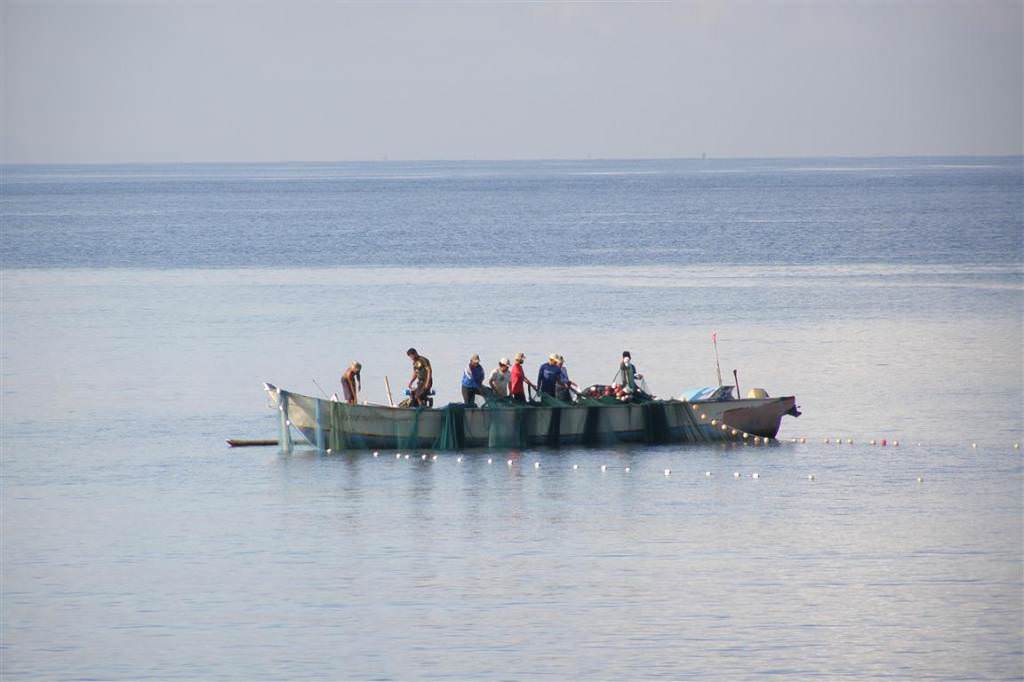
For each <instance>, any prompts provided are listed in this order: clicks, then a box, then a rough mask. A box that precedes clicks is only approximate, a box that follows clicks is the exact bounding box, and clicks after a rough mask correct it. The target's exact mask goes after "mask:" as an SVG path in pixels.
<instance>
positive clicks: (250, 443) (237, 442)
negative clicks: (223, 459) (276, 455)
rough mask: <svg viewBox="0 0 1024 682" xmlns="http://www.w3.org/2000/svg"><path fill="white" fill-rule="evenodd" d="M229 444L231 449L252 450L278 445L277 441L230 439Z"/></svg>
mask: <svg viewBox="0 0 1024 682" xmlns="http://www.w3.org/2000/svg"><path fill="white" fill-rule="evenodd" d="M227 444H228V447H229V448H250V447H261V446H266V445H277V441H276V440H246V439H244V438H228V440H227Z"/></svg>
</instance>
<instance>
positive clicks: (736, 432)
mask: <svg viewBox="0 0 1024 682" xmlns="http://www.w3.org/2000/svg"><path fill="white" fill-rule="evenodd" d="M739 433H740V432H739V431H737V430H736V429H733V430H732V435H734V436H738V435H739Z"/></svg>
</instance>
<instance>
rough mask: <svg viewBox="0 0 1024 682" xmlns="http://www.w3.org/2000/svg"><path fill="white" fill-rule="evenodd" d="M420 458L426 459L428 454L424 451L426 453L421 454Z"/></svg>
mask: <svg viewBox="0 0 1024 682" xmlns="http://www.w3.org/2000/svg"><path fill="white" fill-rule="evenodd" d="M420 459H422V460H424V461H426V459H427V455H426V453H424V454H422V455H420Z"/></svg>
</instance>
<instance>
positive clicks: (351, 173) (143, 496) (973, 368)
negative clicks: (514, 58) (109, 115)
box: [0, 158, 1024, 680]
mask: <svg viewBox="0 0 1024 682" xmlns="http://www.w3.org/2000/svg"><path fill="white" fill-rule="evenodd" d="M1021 190H1022V162H1021V159H1020V158H1012V159H999V158H997V159H976V158H970V159H967V158H956V159H871V160H848V159H818V160H797V161H792V160H787V161H779V160H775V161H759V160H750V161H707V162H698V161H593V162H582V161H581V162H531V163H506V162H501V163H408V164H405V163H377V164H374V163H365V164H330V165H319V164H317V165H223V166H220V165H218V166H210V165H185V166H152V167H149V166H126V167H112V166H89V167H16V168H12V167H7V168H4V169H3V187H2V196H0V218H2V221H0V237H2V238H0V258H2V263H3V269H2V272H0V316H2V325H0V342H2V343H0V376H2V395H0V397H2V404H0V486H2V491H0V492H2V497H0V512H2V514H0V524H2V534H0V543H2V546H0V558H2V572H0V580H2V585H0V587H2V600H0V677H2V678H3V679H5V680H7V679H10V680H22V679H24V680H29V679H32V680H34V679H139V678H157V679H202V680H207V679H224V680H252V679H384V678H389V679H412V678H431V679H466V678H497V679H508V678H515V679H519V678H523V679H526V678H553V679H568V678H586V679H610V678H616V679H618V678H625V679H648V678H662V679H681V678H699V679H722V680H735V679H749V680H763V679H766V678H776V679H793V678H803V679H838V678H843V679H857V680H860V679H879V678H895V679H949V680H963V679H1020V678H1021V677H1024V645H1022V641H1024V605H1022V602H1021V594H1022V593H1024V463H1022V452H1024V451H1022V450H1021V449H1019V448H1015V447H1014V444H1015V443H1017V444H1020V443H1021V441H1022V436H1024V354H1022V351H1021V349H1022V347H1024V256H1022V253H1021V248H1022V246H1021V245H1022V231H1024V229H1022V196H1024V193H1022V191H1021ZM712 331H717V333H718V340H719V346H720V351H721V361H722V367H723V370H724V371H725V373H726V374H727V375H729V374H731V370H732V369H733V368H736V369H737V370H738V372H739V376H740V380H741V382H742V385H743V387H744V389H746V388H749V387H755V386H756V387H764V388H766V389H767V390H768V391H769V392H770V393H771V394H773V395H782V394H794V395H796V396H797V399H798V402H799V403H800V405H801V407H802V409H803V411H804V414H803V416H802V417H800V418H799V419H793V418H790V417H787V418H786V419H785V421H784V422H783V426H782V431H781V433H780V438H781V442H780V443H779V444H778V445H776V446H773V447H770V448H763V447H761V448H753V447H742V446H735V447H718V446H715V447H705V446H693V447H685V446H665V447H657V448H644V447H619V448H604V449H594V450H588V449H564V450H549V449H536V450H527V451H521V452H520V451H500V452H488V451H478V452H470V453H465V455H464V459H463V461H461V462H460V461H458V460H457V459H456V457H457V455H455V454H452V453H446V454H442V455H441V457H440V458H439V459H438V460H437V461H436V462H434V461H432V460H428V461H423V460H421V459H418V458H416V457H415V454H416V453H413V455H414V456H413V457H412V458H410V459H409V460H406V459H404V458H401V459H396V458H395V457H394V454H395V453H391V452H386V453H380V454H381V456H380V457H376V458H375V457H373V455H372V453H368V452H350V453H341V454H332V455H319V454H317V453H315V452H311V451H309V450H308V449H307V450H300V451H298V452H296V453H295V454H294V455H291V456H285V455H282V454H279V453H278V452H277V451H276V449H249V450H242V451H238V450H235V451H232V450H228V449H227V448H225V447H224V444H223V440H224V439H225V438H229V437H241V438H268V437H269V438H273V437H276V435H277V433H276V429H277V415H276V412H275V411H274V410H273V409H271V408H270V407H268V406H267V404H266V400H265V398H264V396H263V394H262V392H261V390H260V387H261V383H262V382H263V381H270V382H273V383H275V384H278V385H280V386H282V387H285V388H287V389H290V390H293V391H298V392H303V393H308V394H313V395H315V394H318V393H319V389H318V388H317V386H316V385H315V384H314V380H316V381H317V382H319V383H320V384H321V385H322V386H324V387H325V388H326V389H327V390H328V391H334V390H337V389H338V386H337V381H338V375H339V374H340V371H341V369H342V368H343V367H344V366H346V365H347V364H348V363H349V362H351V361H352V360H357V359H358V360H361V361H362V363H363V366H364V370H363V382H364V389H365V390H364V394H363V397H364V398H365V399H367V400H369V401H372V402H378V403H379V402H384V401H385V393H384V379H385V377H389V378H390V381H391V383H392V385H393V386H398V385H399V384H401V383H402V382H403V381H404V380H406V379H407V377H408V374H409V371H410V369H409V366H408V361H407V359H406V357H405V355H404V352H405V349H406V348H407V347H408V346H410V345H415V346H417V347H418V348H419V349H420V350H421V351H422V352H424V354H426V355H427V356H428V357H430V358H431V360H432V361H433V364H434V368H435V374H436V380H435V386H436V387H437V390H438V393H439V400H440V401H441V402H446V401H448V400H453V399H456V398H457V397H458V395H459V389H458V381H459V377H460V376H461V373H462V368H463V366H464V365H465V363H466V361H467V360H468V357H469V356H470V355H471V354H473V353H479V354H480V355H481V356H482V358H483V362H484V364H485V366H486V367H488V368H490V367H491V366H492V365H493V364H494V362H495V361H496V360H497V358H498V357H500V356H502V355H506V356H509V355H512V354H513V353H515V352H516V351H520V350H521V351H525V352H526V354H527V356H528V362H527V364H528V368H529V369H531V370H533V371H535V370H536V367H537V363H538V362H539V360H540V358H542V357H545V356H547V354H548V353H550V352H560V353H562V354H563V355H565V356H566V359H567V365H568V367H569V369H570V373H571V375H572V376H573V378H574V379H575V380H576V381H577V382H578V383H580V384H583V385H586V384H588V383H596V382H607V381H609V380H610V379H611V377H612V375H613V374H614V371H615V368H616V366H617V361H618V357H619V354H620V353H621V351H622V350H623V348H629V349H630V350H631V351H632V353H633V358H634V360H635V361H636V362H637V364H638V365H639V366H640V367H641V369H642V370H643V372H644V374H645V375H646V376H647V378H648V381H649V384H650V386H651V388H652V390H653V391H654V392H655V393H656V394H658V395H660V396H674V395H678V394H679V393H680V392H681V391H682V390H683V389H684V388H687V387H694V386H701V385H708V384H711V383H714V381H715V369H714V367H715V365H714V363H715V360H714V354H713V350H712V348H711V345H710V336H711V332H712ZM801 438H805V439H806V442H800V439H801ZM882 438H886V439H887V441H888V443H889V445H887V446H886V447H881V446H878V445H871V443H870V441H871V440H876V441H878V440H880V439H882ZM794 439H796V441H797V442H793V440H794ZM826 439H827V441H828V442H826ZM837 439H839V440H841V441H842V443H841V444H837ZM848 441H852V443H851V442H848ZM894 441H899V443H900V444H899V446H894V445H892V443H893V442H894ZM489 459H490V460H492V461H490V462H489V461H488V460H489ZM508 459H511V460H512V462H513V463H512V465H507V464H506V461H507V460H508ZM602 465H603V466H604V467H605V469H602V468H601V467H602ZM574 466H575V467H576V468H574ZM626 467H629V472H627V471H626ZM666 469H670V470H671V474H670V475H669V476H666V475H665V474H664V471H665V470H666ZM755 473H756V474H758V476H757V477H756V478H755V477H754V476H753V474H755ZM811 477H813V478H811Z"/></svg>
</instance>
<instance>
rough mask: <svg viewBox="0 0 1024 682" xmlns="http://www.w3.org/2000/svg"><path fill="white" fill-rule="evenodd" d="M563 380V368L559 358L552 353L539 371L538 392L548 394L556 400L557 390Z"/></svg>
mask: <svg viewBox="0 0 1024 682" xmlns="http://www.w3.org/2000/svg"><path fill="white" fill-rule="evenodd" d="M561 378H562V368H561V367H559V366H558V356H557V355H555V354H554V353H552V354H551V355H549V356H548V361H547V362H545V363H544V364H543V365H541V366H540V370H538V371H537V386H538V389H537V390H538V391H540V392H541V393H547V394H548V395H549V396H551V397H552V398H554V397H555V390H556V388H557V386H558V382H559V381H560V380H561Z"/></svg>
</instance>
